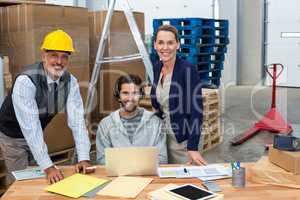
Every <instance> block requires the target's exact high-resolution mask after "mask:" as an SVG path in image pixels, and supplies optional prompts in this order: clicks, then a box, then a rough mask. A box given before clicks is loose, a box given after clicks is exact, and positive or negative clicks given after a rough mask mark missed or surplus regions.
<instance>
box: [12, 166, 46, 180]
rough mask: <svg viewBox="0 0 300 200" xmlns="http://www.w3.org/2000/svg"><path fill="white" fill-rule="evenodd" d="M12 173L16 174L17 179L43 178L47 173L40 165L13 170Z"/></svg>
mask: <svg viewBox="0 0 300 200" xmlns="http://www.w3.org/2000/svg"><path fill="white" fill-rule="evenodd" d="M12 174H13V175H14V177H15V179H16V180H17V181H20V180H27V179H36V178H43V177H45V176H46V174H45V173H44V172H43V171H42V170H41V169H40V168H39V167H34V168H28V169H24V170H18V171H13V172H12Z"/></svg>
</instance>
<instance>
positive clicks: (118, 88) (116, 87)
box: [113, 75, 145, 101]
mask: <svg viewBox="0 0 300 200" xmlns="http://www.w3.org/2000/svg"><path fill="white" fill-rule="evenodd" d="M121 77H122V76H121ZM121 77H119V78H118V79H117V80H116V83H115V87H114V92H113V95H114V97H115V98H116V99H117V100H118V101H119V100H120V91H121V88H120V87H119V84H120V80H121ZM126 77H127V78H129V79H130V78H131V77H130V76H128V75H127V76H126ZM132 83H133V84H135V83H134V82H132ZM124 84H125V83H124ZM120 86H121V85H120ZM144 96H145V90H144V84H143V83H141V85H140V99H142V98H143V97H144Z"/></svg>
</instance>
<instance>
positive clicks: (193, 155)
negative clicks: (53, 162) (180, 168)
mask: <svg viewBox="0 0 300 200" xmlns="http://www.w3.org/2000/svg"><path fill="white" fill-rule="evenodd" d="M187 153H188V162H187V164H189V165H191V164H193V163H195V164H197V165H200V166H201V165H207V162H206V161H205V160H204V158H203V157H202V156H201V154H200V152H199V151H188V152H187Z"/></svg>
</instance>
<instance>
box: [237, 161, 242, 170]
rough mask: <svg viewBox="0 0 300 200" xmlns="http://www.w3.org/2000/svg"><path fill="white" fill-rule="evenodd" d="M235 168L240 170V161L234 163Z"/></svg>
mask: <svg viewBox="0 0 300 200" xmlns="http://www.w3.org/2000/svg"><path fill="white" fill-rule="evenodd" d="M236 168H237V169H240V168H241V162H240V161H236Z"/></svg>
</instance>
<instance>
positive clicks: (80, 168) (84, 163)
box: [75, 160, 91, 174]
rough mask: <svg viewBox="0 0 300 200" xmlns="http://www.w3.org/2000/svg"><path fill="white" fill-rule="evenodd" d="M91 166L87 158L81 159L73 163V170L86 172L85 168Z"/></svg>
mask: <svg viewBox="0 0 300 200" xmlns="http://www.w3.org/2000/svg"><path fill="white" fill-rule="evenodd" d="M88 167H91V164H90V162H89V161H87V160H82V161H80V162H79V163H77V164H76V165H75V172H76V173H83V174H87V171H88V170H87V168H88Z"/></svg>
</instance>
